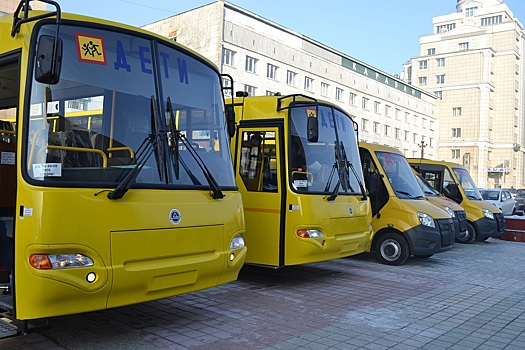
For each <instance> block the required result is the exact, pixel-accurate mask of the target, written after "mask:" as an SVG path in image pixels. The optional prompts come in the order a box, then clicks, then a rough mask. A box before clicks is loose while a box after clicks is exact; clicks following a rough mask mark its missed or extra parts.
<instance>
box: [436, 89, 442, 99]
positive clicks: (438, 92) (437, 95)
mask: <svg viewBox="0 0 525 350" xmlns="http://www.w3.org/2000/svg"><path fill="white" fill-rule="evenodd" d="M434 95H435V96H436V97H437V98H443V91H441V90H440V91H434Z"/></svg>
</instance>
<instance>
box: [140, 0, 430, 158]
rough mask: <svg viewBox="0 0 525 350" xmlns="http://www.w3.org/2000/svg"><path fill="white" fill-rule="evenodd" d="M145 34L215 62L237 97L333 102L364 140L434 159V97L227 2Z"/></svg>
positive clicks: (192, 12) (167, 21)
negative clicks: (246, 94)
mask: <svg viewBox="0 0 525 350" xmlns="http://www.w3.org/2000/svg"><path fill="white" fill-rule="evenodd" d="M144 28H145V29H148V30H151V31H153V32H156V33H158V34H160V35H164V36H167V37H169V38H171V39H173V40H176V41H177V42H179V43H181V44H183V45H186V46H188V47H190V48H192V49H193V50H195V51H197V52H199V53H200V54H202V55H204V56H205V57H207V58H208V59H210V60H211V61H212V62H213V63H215V64H216V65H217V66H219V67H220V69H221V71H222V73H226V74H229V75H231V76H232V77H233V79H234V89H235V90H236V91H238V90H244V91H247V92H249V93H250V94H252V95H266V94H274V93H276V92H280V93H281V94H283V95H284V94H292V93H301V94H306V95H309V96H312V97H315V98H319V99H323V100H328V101H330V102H334V103H336V104H338V105H339V106H340V107H342V108H343V109H345V110H347V111H348V112H349V113H350V114H351V115H353V116H354V120H355V121H356V122H357V123H358V125H359V135H360V139H361V140H365V141H367V142H375V143H380V144H385V145H389V146H394V147H397V148H398V149H400V150H401V151H403V152H404V154H405V155H406V156H409V157H419V156H420V155H421V150H423V151H424V154H425V156H428V157H434V156H435V153H436V150H437V146H438V136H437V133H438V130H439V126H438V123H437V120H436V114H437V112H436V97H435V96H434V94H432V93H429V92H426V91H425V90H423V89H422V88H419V87H416V86H412V85H409V84H407V83H406V82H404V81H402V80H401V79H399V78H398V77H395V76H391V75H388V74H386V73H384V72H382V71H380V70H379V69H377V68H374V67H372V66H370V65H368V64H366V63H364V62H361V61H359V60H356V59H355V58H353V57H351V56H349V55H347V54H344V53H341V52H338V51H336V50H335V49H333V48H330V47H328V46H326V45H323V44H322V43H319V42H317V41H315V40H313V39H311V38H308V37H306V36H304V35H302V34H300V33H297V32H294V31H292V30H290V29H287V28H285V27H283V26H281V25H279V24H277V23H274V22H271V21H269V20H267V19H265V18H262V17H260V16H258V15H256V14H254V13H251V12H249V11H246V10H244V9H242V8H240V7H238V6H235V5H233V4H230V3H227V2H224V1H221V0H219V1H216V2H213V3H210V4H208V5H205V6H202V7H199V8H196V9H193V10H190V11H187V12H184V13H181V14H178V15H176V16H173V17H169V18H166V19H163V20H161V21H158V22H155V23H152V24H149V25H146V26H145V27H144ZM422 146H425V147H422Z"/></svg>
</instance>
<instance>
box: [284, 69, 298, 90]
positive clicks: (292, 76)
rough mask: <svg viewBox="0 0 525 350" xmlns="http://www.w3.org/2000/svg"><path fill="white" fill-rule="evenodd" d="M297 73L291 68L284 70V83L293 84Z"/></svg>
mask: <svg viewBox="0 0 525 350" xmlns="http://www.w3.org/2000/svg"><path fill="white" fill-rule="evenodd" d="M296 76H297V73H295V72H292V71H291V70H289V71H287V72H286V84H287V85H290V86H295V77H296Z"/></svg>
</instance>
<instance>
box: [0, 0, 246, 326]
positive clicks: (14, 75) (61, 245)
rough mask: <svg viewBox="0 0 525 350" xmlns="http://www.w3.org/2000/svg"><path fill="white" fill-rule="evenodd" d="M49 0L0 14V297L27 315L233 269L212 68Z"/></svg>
mask: <svg viewBox="0 0 525 350" xmlns="http://www.w3.org/2000/svg"><path fill="white" fill-rule="evenodd" d="M46 2H47V1H46ZM49 4H53V5H54V8H53V11H49V12H46V11H44V12H36V11H29V10H26V9H28V5H29V1H24V2H21V3H20V6H19V7H18V9H17V10H16V12H15V13H14V20H13V16H3V17H0V37H1V38H2V39H1V41H0V86H1V88H0V96H1V98H0V113H1V114H0V115H1V124H0V126H1V129H2V130H1V131H0V136H1V138H0V147H1V164H0V175H1V177H2V178H1V182H0V183H1V188H0V195H1V196H0V198H1V202H0V238H1V241H0V266H1V268H0V287H2V289H3V292H4V293H3V295H2V296H1V298H0V301H1V302H2V303H3V304H6V305H10V306H11V307H12V312H13V315H14V317H16V318H17V319H20V320H29V319H37V318H45V317H50V316H57V315H64V314H74V313H80V312H86V311H92V310H100V309H106V308H112V307H116V306H122V305H128V304H134V303H141V302H145V301H149V300H154V299H159V298H165V297H169V296H174V295H179V294H182V293H188V292H192V291H196V290H200V289H203V288H209V287H213V286H217V285H220V284H223V283H226V282H230V281H234V280H236V279H237V276H238V273H239V271H240V269H241V267H242V265H243V264H244V259H245V256H246V247H245V246H244V241H243V237H242V235H243V234H244V229H245V227H244V216H243V211H242V198H241V195H240V193H239V192H238V190H237V187H236V184H235V177H234V173H233V167H232V161H231V153H230V149H229V138H228V133H227V127H226V118H225V113H224V111H225V106H224V99H223V93H222V86H221V76H220V73H219V71H218V70H217V68H216V67H215V66H213V65H212V64H211V63H210V62H209V61H208V60H206V59H204V58H203V57H201V56H199V55H197V54H196V53H194V52H192V51H190V50H188V49H186V48H184V47H182V46H180V45H178V44H177V43H174V42H171V41H169V40H165V39H163V38H161V37H160V36H156V35H153V34H150V33H148V32H146V31H143V30H139V29H136V28H133V27H129V26H125V25H121V24H117V23H113V22H107V21H103V20H100V19H97V18H88V17H83V16H77V15H71V14H62V13H61V11H60V8H59V6H58V4H56V3H54V2H51V1H50V2H49ZM206 142H208V144H210V143H212V142H213V143H214V144H215V145H216V146H215V147H214V148H210V147H202V146H201V145H202V144H204V143H206Z"/></svg>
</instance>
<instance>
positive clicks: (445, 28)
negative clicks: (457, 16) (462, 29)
mask: <svg viewBox="0 0 525 350" xmlns="http://www.w3.org/2000/svg"><path fill="white" fill-rule="evenodd" d="M454 28H456V23H449V24H443V25H440V26H437V32H438V33H446V32H450V31H451V30H453V29H454Z"/></svg>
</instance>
